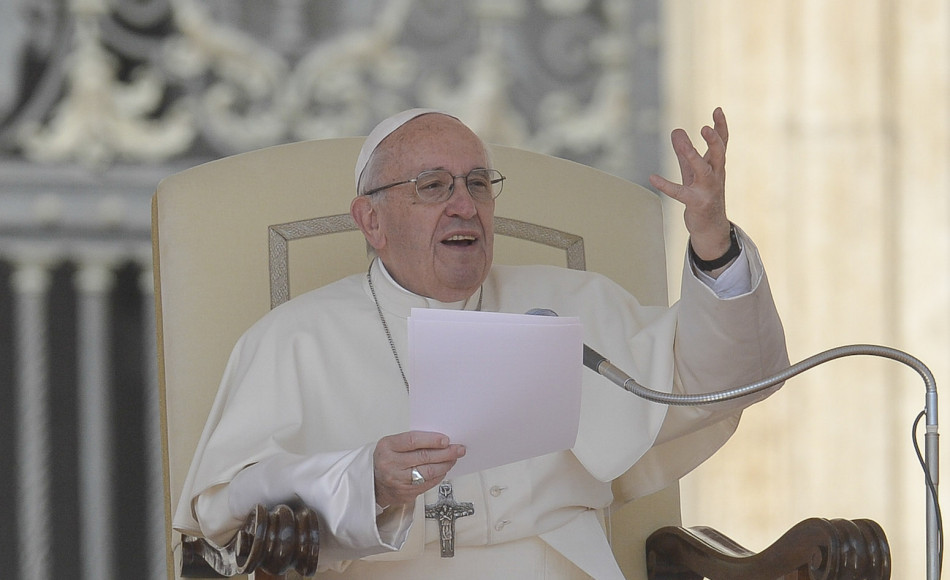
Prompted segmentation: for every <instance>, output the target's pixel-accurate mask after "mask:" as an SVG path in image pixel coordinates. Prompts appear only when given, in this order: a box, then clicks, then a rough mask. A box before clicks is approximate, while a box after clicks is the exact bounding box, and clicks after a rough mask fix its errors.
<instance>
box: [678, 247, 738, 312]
mask: <svg viewBox="0 0 950 580" xmlns="http://www.w3.org/2000/svg"><path fill="white" fill-rule="evenodd" d="M686 259H687V260H690V259H689V256H687V257H686ZM690 269H691V270H692V271H693V273H694V274H695V275H696V278H698V279H699V281H700V282H702V283H703V284H705V285H706V286H708V287H709V289H710V290H712V291H713V293H714V294H715V295H716V296H718V297H719V298H720V299H722V300H726V299H728V298H735V297H736V296H741V295H743V294H748V293H749V292H751V291H752V271H751V270H750V268H749V257H748V252H746V251H745V248H743V249H742V252H741V253H740V254H739V256H738V257H736V259H735V260H734V261H733V262H732V264H730V266H729V267H728V268H726V269H725V270H723V271H722V273H721V274H719V277H718V278H713V277H712V276H710V275H709V274H707V273H706V272H703V271H702V270H700V269H699V268H697V267H696V265H695V264H693V263H692V260H690Z"/></svg>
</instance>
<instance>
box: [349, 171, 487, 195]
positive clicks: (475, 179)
mask: <svg viewBox="0 0 950 580" xmlns="http://www.w3.org/2000/svg"><path fill="white" fill-rule="evenodd" d="M460 177H461V178H464V179H465V187H466V189H468V193H469V195H471V196H472V199H474V200H475V201H482V202H484V201H491V200H493V199H495V198H496V197H498V196H499V195H501V190H502V188H503V186H504V184H505V176H504V175H502V174H501V172H500V171H498V170H497V169H473V170H471V171H469V172H468V175H452V174H451V173H450V172H449V171H446V170H445V169H435V170H432V171H423V172H422V173H420V174H419V175H417V176H416V178H415V179H407V180H405V181H397V182H396V183H390V184H389V185H384V186H382V187H377V188H374V189H371V190H369V191H367V192H366V193H364V194H363V195H373V194H374V193H379V192H381V191H383V190H386V189H389V188H391V187H396V186H397V185H405V184H406V183H415V184H416V195H418V196H419V199H421V200H422V201H424V202H426V203H439V202H443V201H446V200H448V199H449V198H450V197H452V194H453V193H455V180H456V179H458V178H460Z"/></svg>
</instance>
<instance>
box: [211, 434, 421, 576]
mask: <svg viewBox="0 0 950 580" xmlns="http://www.w3.org/2000/svg"><path fill="white" fill-rule="evenodd" d="M374 449H375V444H369V445H366V446H363V447H361V448H359V449H355V450H351V451H340V452H334V453H318V454H315V455H312V456H310V457H300V456H297V455H290V454H287V455H279V456H275V457H271V458H269V459H266V460H264V461H262V462H260V463H257V464H255V465H252V466H250V467H247V468H245V469H244V470H242V471H241V472H240V473H239V474H238V475H237V476H236V477H235V478H234V480H233V481H232V482H231V484H230V485H229V486H228V487H229V498H228V504H229V508H230V511H231V514H232V516H233V517H240V518H243V517H244V516H246V514H247V513H248V511H249V510H251V509H253V508H254V506H256V505H257V504H258V503H263V504H265V505H269V506H270V505H276V504H279V503H284V502H288V501H293V500H295V499H297V498H299V499H300V500H301V501H303V503H305V504H306V505H307V506H309V507H310V508H311V509H313V510H314V511H315V512H316V513H317V516H318V518H319V520H320V568H321V569H325V568H327V567H333V566H334V563H338V562H342V561H346V560H354V559H357V558H362V557H364V556H369V555H373V554H380V553H384V552H390V551H395V550H398V549H399V548H400V547H401V546H402V544H403V542H405V540H406V536H407V534H408V532H409V528H410V526H411V524H412V509H397V508H396V507H393V508H389V509H386V510H384V511H383V513H382V514H377V510H376V507H377V505H376V491H375V485H374V476H373V451H374ZM410 507H411V506H410Z"/></svg>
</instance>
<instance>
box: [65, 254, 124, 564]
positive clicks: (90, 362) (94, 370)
mask: <svg viewBox="0 0 950 580" xmlns="http://www.w3.org/2000/svg"><path fill="white" fill-rule="evenodd" d="M81 260H83V261H82V262H81V263H80V264H79V269H78V271H77V273H76V279H75V284H76V289H77V291H78V292H79V296H78V304H79V312H78V347H79V348H78V351H79V437H80V441H79V497H80V502H81V503H80V508H81V509H80V514H81V518H82V522H81V524H80V534H81V537H80V546H81V554H82V559H83V560H82V571H83V575H82V577H83V578H96V579H102V580H107V579H108V578H111V577H112V573H113V557H112V555H113V550H112V546H113V542H112V533H111V525H110V523H111V519H112V511H113V510H112V495H111V491H112V482H111V479H112V462H111V445H110V433H109V431H110V426H111V425H112V421H111V410H112V403H111V398H110V389H109V386H110V376H109V368H110V367H109V331H108V323H109V302H108V300H109V290H110V289H111V288H112V285H113V282H114V278H115V276H114V274H113V272H112V263H111V262H112V261H111V260H110V259H109V257H107V256H83V257H81Z"/></svg>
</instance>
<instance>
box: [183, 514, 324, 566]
mask: <svg viewBox="0 0 950 580" xmlns="http://www.w3.org/2000/svg"><path fill="white" fill-rule="evenodd" d="M181 546H182V558H181V577H182V578H221V577H228V576H236V575H238V574H250V573H251V572H256V571H262V572H265V573H267V574H272V575H274V576H280V575H281V574H283V573H285V572H287V571H288V570H290V569H291V568H293V569H294V570H296V571H297V573H298V574H300V575H301V576H312V575H313V574H315V573H316V571H317V561H318V557H319V554H320V530H319V525H318V523H317V516H316V514H315V513H314V512H313V511H312V510H311V509H310V508H308V507H306V506H299V507H296V508H291V507H289V506H286V505H279V506H276V507H275V508H273V509H271V510H268V509H267V508H265V507H264V506H262V505H258V506H257V507H256V508H255V509H254V510H252V511H251V513H249V514H248V516H247V519H246V520H244V526H243V527H242V528H241V529H240V530H238V532H237V533H236V534H235V535H234V537H233V538H231V540H230V541H229V542H228V543H227V544H226V545H225V546H223V547H218V546H215V545H213V544H211V543H209V542H208V541H206V540H204V539H203V538H194V537H190V536H184V537H183V538H182V543H181Z"/></svg>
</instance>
